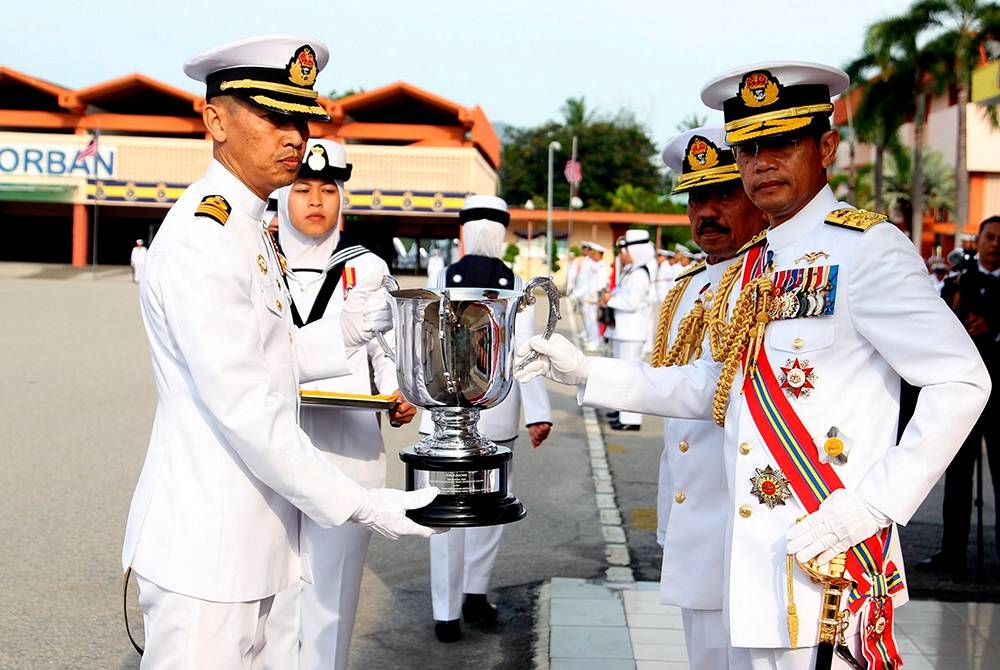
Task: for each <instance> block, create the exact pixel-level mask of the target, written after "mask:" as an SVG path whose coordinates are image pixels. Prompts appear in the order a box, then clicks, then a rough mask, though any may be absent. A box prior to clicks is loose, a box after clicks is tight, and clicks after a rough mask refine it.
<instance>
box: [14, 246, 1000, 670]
mask: <svg viewBox="0 0 1000 670" xmlns="http://www.w3.org/2000/svg"><path fill="white" fill-rule="evenodd" d="M540 302H541V301H540ZM0 313H2V314H3V315H4V318H3V321H2V327H0V374H2V378H3V382H2V383H0V417H2V418H0V487H2V488H0V490H3V492H4V496H3V502H2V514H0V532H2V537H3V538H4V542H3V543H2V545H0V565H2V566H3V570H2V571H0V592H2V593H3V607H2V608H0V637H2V639H3V644H2V645H0V669H7V668H10V669H12V670H13V669H18V670H20V669H22V668H28V669H32V670H34V669H35V668H40V669H41V668H102V669H104V668H111V669H115V670H117V669H122V670H125V669H133V668H136V667H137V665H138V663H137V659H136V655H135V653H134V651H133V650H132V649H131V647H130V645H129V644H128V642H127V639H126V638H125V636H124V631H123V627H122V621H121V610H120V607H121V600H120V596H121V592H120V586H121V585H120V567H119V553H120V546H121V539H122V533H123V527H124V520H125V517H126V514H127V511H128V503H129V500H130V498H131V494H132V488H133V486H134V484H135V481H136V477H137V474H138V471H139V468H140V467H141V464H142V458H143V456H144V454H145V449H146V440H147V438H148V434H149V425H150V421H151V417H152V411H153V407H154V403H155V392H154V390H153V388H152V383H151V374H150V369H149V357H148V353H147V351H146V344H145V338H144V335H143V333H142V328H141V324H140V322H139V317H138V311H137V306H136V287H135V285H133V284H132V283H131V282H130V281H129V278H128V274H127V268H104V267H102V268H98V269H97V270H96V271H91V270H89V269H86V270H74V269H72V268H68V267H66V266H35V265H27V264H24V265H22V264H10V263H6V264H4V263H0ZM550 391H551V396H552V399H553V403H554V408H555V411H556V431H555V432H554V434H553V437H552V438H551V440H550V442H549V443H548V444H546V445H545V446H544V447H543V448H541V449H538V450H531V449H530V448H526V447H524V446H523V445H522V446H521V447H520V448H519V449H518V452H517V456H516V458H515V477H516V479H515V484H514V486H515V490H516V492H517V493H518V495H519V496H520V497H521V499H522V500H523V501H524V503H525V505H526V506H527V507H528V510H529V516H528V518H527V519H526V520H525V521H522V522H520V523H518V524H514V525H512V526H511V527H510V528H509V532H508V533H507V534H506V537H505V542H504V546H503V549H502V550H501V558H500V562H499V565H498V568H497V572H496V575H495V579H494V584H495V587H496V589H495V591H494V596H495V598H496V599H497V600H498V601H499V602H500V604H501V608H502V609H501V626H500V627H499V628H498V629H497V630H495V631H491V632H481V631H478V630H476V629H467V630H466V631H465V637H464V639H463V640H462V641H461V642H459V643H457V644H454V645H441V644H439V643H437V642H436V640H435V639H434V637H433V632H432V630H431V613H430V597H429V590H428V583H427V574H428V568H427V548H426V543H424V542H418V541H409V540H407V541H401V542H395V543H393V542H389V541H385V540H382V539H381V538H376V539H375V540H374V542H373V544H372V550H371V554H370V561H369V567H368V569H367V571H366V574H365V582H364V585H363V598H362V605H361V611H360V613H359V618H358V625H357V629H356V635H355V641H354V647H353V658H352V667H353V668H358V669H360V668H422V669H431V668H438V667H441V668H445V667H447V668H466V667H468V668H511V669H513V668H528V667H532V664H533V663H534V662H538V663H540V664H541V666H542V667H544V665H545V664H547V663H548V661H549V657H550V652H551V651H552V649H553V647H551V646H550V645H551V644H557V640H556V637H557V636H556V635H555V634H554V633H553V631H552V628H551V627H552V626H553V625H561V624H556V622H555V621H553V620H552V615H553V613H554V611H555V610H553V609H552V605H551V603H552V602H553V601H552V600H551V598H552V596H553V589H554V588H555V585H554V584H549V582H548V580H550V579H552V578H554V577H555V578H560V579H566V580H570V581H569V582H568V583H570V584H572V583H585V584H590V585H596V586H598V587H599V588H600V589H602V590H603V591H604V592H606V593H613V594H616V595H614V597H615V598H617V599H618V600H619V602H627V601H626V600H625V599H624V596H621V595H620V594H621V591H618V590H615V591H613V592H609V591H608V589H606V588H605V586H604V581H603V578H604V574H605V568H606V567H607V563H606V561H605V554H604V552H605V545H604V538H602V525H601V522H602V520H604V516H603V515H600V516H599V514H598V510H597V506H596V505H595V494H597V493H598V491H597V490H595V479H593V478H592V476H591V465H592V461H591V454H589V453H588V435H587V432H586V430H585V427H584V422H583V421H582V419H581V412H580V410H579V409H578V408H577V407H576V406H575V400H574V398H573V396H572V394H570V393H569V392H567V390H566V389H564V388H563V387H556V386H551V387H550ZM602 422H603V419H602ZM658 424H659V422H658V421H657V420H654V419H647V420H646V421H645V423H644V427H643V430H642V431H641V432H640V433H628V434H624V433H615V432H613V431H610V430H607V428H606V426H605V427H604V428H605V430H604V432H605V438H606V443H607V463H608V465H609V467H610V472H611V477H612V480H613V489H614V491H615V492H616V495H617V502H618V504H619V506H620V508H621V510H622V518H623V520H624V524H625V530H626V533H627V543H628V553H629V556H630V559H631V560H630V562H631V567H632V569H633V571H634V574H635V576H636V578H637V579H639V580H640V582H642V581H647V582H650V581H655V580H656V579H657V578H658V560H659V557H658V553H659V549H658V548H657V547H656V546H655V542H654V541H653V529H654V525H653V524H654V521H653V516H652V515H651V509H652V508H653V506H654V496H655V477H656V465H655V464H656V462H657V460H658V458H659V453H660V450H661V449H662V436H661V432H660V427H659V425H658ZM386 438H387V448H388V450H389V452H390V454H391V453H393V452H395V451H397V450H398V449H399V448H400V447H402V446H405V445H407V444H410V443H411V442H413V441H415V439H416V437H415V434H414V431H413V429H412V427H408V428H405V429H401V430H396V431H387V434H386ZM390 464H391V469H390V482H391V483H395V484H398V483H399V482H400V481H401V480H400V477H401V473H400V468H399V464H398V461H397V460H396V459H394V458H390ZM987 488H988V487H987ZM939 510H940V487H939V488H936V489H935V491H934V493H932V496H931V498H930V499H929V500H928V501H927V502H926V503H925V504H924V506H923V507H922V508H921V510H920V511H919V512H918V514H917V516H916V517H915V518H914V520H913V522H911V524H910V525H909V526H908V527H907V528H906V529H903V531H902V534H901V537H902V539H903V543H904V551H905V553H906V554H907V556H908V558H910V560H911V561H912V560H914V559H916V558H919V557H922V556H924V555H927V554H928V553H930V552H931V551H933V549H934V548H935V547H936V544H937V541H938V537H939V534H940V525H939V518H938V517H939ZM985 514H986V519H987V523H988V524H990V527H989V528H988V529H987V542H988V544H987V551H986V557H987V568H988V570H987V577H988V579H987V581H985V582H976V581H974V580H972V579H970V580H966V581H962V582H957V583H956V582H952V581H950V580H936V581H935V580H931V579H927V578H926V577H925V576H921V575H920V574H919V573H915V572H911V575H910V577H911V586H912V590H913V592H914V594H915V595H924V596H927V595H933V596H934V597H936V598H939V599H949V600H954V599H959V600H997V599H998V592H1000V588H998V581H1000V580H998V579H997V575H998V573H1000V566H997V563H996V559H995V554H994V553H993V552H992V550H991V547H992V545H991V544H989V543H990V542H992V538H993V532H992V524H991V523H990V520H991V519H992V518H993V499H992V492H991V491H987V500H986V510H985ZM973 539H974V538H973ZM971 556H972V547H971V546H970V566H971V565H972V562H971V561H972V559H971ZM573 580H576V581H575V582H574V581H573ZM557 583H558V582H557ZM560 588H561V587H560ZM651 588H652V586H651V585H645V586H644V585H642V584H641V583H640V584H639V585H637V586H636V587H635V589H636V592H644V591H648V590H649V589H651ZM130 597H131V600H132V602H133V603H134V600H135V592H134V591H133V592H132V593H131V594H130ZM643 597H644V598H646V599H648V598H649V597H650V596H648V595H646V596H643ZM634 598H639V599H640V600H641V599H642V598H640V597H639V596H630V597H629V599H634ZM637 606H639V605H637ZM648 606H649V605H648V603H647V604H646V605H641V607H648ZM908 609H909V608H908ZM131 611H132V616H133V618H134V622H133V628H134V629H141V625H140V624H139V620H138V618H137V613H136V612H135V609H134V605H133V607H132V608H131ZM626 611H627V608H626ZM901 611H902V612H906V611H907V610H906V609H904V610H901ZM910 611H911V612H913V618H914V619H915V620H914V621H912V622H910V623H911V624H914V625H916V626H918V627H915V628H912V629H910V631H912V635H911V634H910V633H909V632H908V633H907V639H908V640H909V643H912V644H913V645H914V648H915V649H916V651H918V652H920V654H921V656H925V655H926V657H927V658H932V657H935V654H934V653H933V652H934V651H937V652H939V653H941V654H944V652H946V651H948V650H951V649H952V648H953V647H954V645H957V644H959V643H957V642H952V640H958V639H963V640H966V642H967V643H968V644H967V645H966V650H968V648H969V645H972V647H971V648H972V650H973V651H975V650H976V649H979V651H980V653H979V655H978V656H974V657H975V658H979V659H980V661H981V660H982V659H983V658H989V656H984V654H986V653H987V652H989V653H992V647H990V646H989V645H984V644H983V643H982V640H983V639H984V638H985V639H987V640H988V639H989V638H990V636H992V635H995V634H996V633H1000V629H997V628H996V622H997V621H1000V614H997V613H996V611H995V610H993V609H985V608H983V607H980V606H977V605H975V604H967V603H961V604H951V605H943V604H941V605H938V604H935V603H924V604H923V605H922V606H921V607H920V608H913V609H911V610H910ZM563 612H564V614H565V610H563ZM570 612H571V614H572V615H574V616H578V617H579V616H584V617H586V616H589V614H588V613H587V610H585V609H579V611H573V610H572V609H571V610H570ZM556 616H557V617H558V616H559V615H556ZM595 616H596V614H595ZM668 619H669V616H667V618H666V619H664V621H667V620H668ZM667 623H669V621H667ZM919 626H923V627H922V628H921V627H919ZM632 627H633V628H641V627H642V626H632ZM970 631H971V632H970ZM628 635H629V636H630V637H629V640H630V644H631V645H632V646H633V651H632V653H633V654H634V653H635V651H636V650H637V649H639V650H641V644H642V643H641V642H640V643H639V645H640V647H635V645H636V640H637V639H638V638H636V636H635V635H634V634H633V633H632V632H629V633H628ZM639 635H640V637H641V636H642V635H657V634H656V633H652V634H650V633H646V634H642V633H640V634H639ZM668 637H669V636H668ZM675 637H676V636H675ZM658 639H661V640H663V639H666V638H663V637H661V638H658ZM994 639H995V638H994ZM647 641H648V640H647ZM973 643H975V644H973ZM932 645H938V646H934V647H932ZM949 645H952V646H949ZM975 645H979V646H978V647H976V646H975ZM942 650H943V651H942ZM636 658H638V656H636ZM948 658H953V659H954V658H957V657H946V656H945V657H943V658H942V659H939V660H941V662H946V661H947V659H948ZM532 659H534V661H533V660H532ZM642 660H643V659H640V661H642ZM645 660H648V661H649V662H650V663H655V661H653V660H651V659H645ZM980 661H976V662H975V663H972V662H970V663H969V664H967V665H954V664H952V665H940V664H939V665H938V667H948V668H961V667H970V668H971V667H988V666H984V665H983V664H982V663H981V662H980ZM552 667H557V665H556V663H554V662H553V664H552ZM560 667H574V668H586V667H601V668H610V667H613V666H612V665H605V664H598V665H587V664H581V663H575V664H572V665H569V666H567V665H565V664H564V665H562V666H560ZM622 667H633V666H630V665H628V664H627V663H626V664H625V665H624V666H622ZM635 667H637V668H650V669H651V670H652V668H665V667H678V666H666V665H650V664H636V665H635ZM908 667H913V668H917V667H934V666H933V664H930V665H924V666H920V665H919V663H918V664H917V665H912V666H911V664H908Z"/></svg>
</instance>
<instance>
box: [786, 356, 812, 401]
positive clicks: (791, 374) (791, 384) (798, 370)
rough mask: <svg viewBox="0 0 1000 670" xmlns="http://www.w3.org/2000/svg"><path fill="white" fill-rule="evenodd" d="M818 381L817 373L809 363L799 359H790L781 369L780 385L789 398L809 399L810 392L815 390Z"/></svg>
mask: <svg viewBox="0 0 1000 670" xmlns="http://www.w3.org/2000/svg"><path fill="white" fill-rule="evenodd" d="M814 381H816V373H815V372H813V367H812V366H811V365H809V361H807V360H805V359H802V360H799V359H798V358H795V359H791V358H790V359H788V360H787V361H785V364H784V365H783V366H782V367H781V376H780V377H779V378H778V383H779V384H780V385H781V389H782V390H783V391H784V392H785V395H787V396H788V397H789V398H802V397H808V396H809V392H810V391H811V390H812V389H813V388H815V387H814V386H813V382H814Z"/></svg>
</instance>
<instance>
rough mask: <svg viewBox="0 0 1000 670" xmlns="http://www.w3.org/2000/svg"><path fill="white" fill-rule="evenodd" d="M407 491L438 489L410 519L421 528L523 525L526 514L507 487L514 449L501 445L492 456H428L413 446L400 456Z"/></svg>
mask: <svg viewBox="0 0 1000 670" xmlns="http://www.w3.org/2000/svg"><path fill="white" fill-rule="evenodd" d="M399 459H400V460H401V461H403V463H404V464H405V469H406V490H407V491H414V490H416V489H419V488H423V487H425V486H437V487H438V488H439V489H440V490H441V493H440V494H438V496H437V497H436V498H435V499H434V500H433V501H432V502H431V503H430V504H429V505H427V506H426V507H421V508H420V509H413V510H409V511H408V512H407V513H406V516H407V517H409V518H410V519H412V520H413V521H415V522H417V523H419V524H420V525H422V526H432V527H441V528H470V527H476V526H497V525H500V524H505V523H513V522H514V521H520V520H521V519H523V518H524V517H525V515H526V514H527V512H526V511H525V509H524V505H522V504H521V501H519V500H518V499H517V498H516V497H514V495H513V494H512V493H510V491H508V490H507V488H508V479H509V473H510V459H511V451H510V449H508V448H506V447H497V451H496V453H494V454H490V455H488V456H462V457H450V456H428V455H424V454H418V453H417V452H416V451H414V449H413V447H410V448H409V449H404V450H403V451H401V452H400V454H399Z"/></svg>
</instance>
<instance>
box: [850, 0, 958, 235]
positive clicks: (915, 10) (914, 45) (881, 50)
mask: <svg viewBox="0 0 1000 670" xmlns="http://www.w3.org/2000/svg"><path fill="white" fill-rule="evenodd" d="M945 9H946V4H945V3H944V2H943V1H942V0H920V1H919V2H916V3H914V4H913V6H912V7H910V10H909V11H908V12H907V13H906V14H904V15H902V16H896V17H891V18H888V19H884V20H882V21H879V22H877V23H874V24H872V25H871V26H869V27H868V30H867V32H866V34H865V41H864V51H865V53H866V54H868V55H870V56H871V63H872V65H874V66H875V67H878V68H879V70H880V71H881V73H882V74H881V75H880V76H882V77H884V78H886V79H891V80H893V81H898V82H907V83H908V84H909V93H910V97H911V99H912V100H913V107H912V109H913V183H912V187H911V193H912V196H911V205H912V210H913V211H912V214H911V218H910V234H911V237H912V238H913V242H914V244H916V245H917V248H918V249H919V248H920V246H921V239H922V238H923V190H924V187H923V147H924V132H925V129H926V124H927V99H928V97H929V95H930V93H931V92H932V88H931V87H930V85H929V83H930V82H931V81H932V80H931V76H930V71H931V67H932V65H934V64H933V63H929V62H928V60H927V59H928V54H927V53H925V52H923V51H922V50H921V49H920V47H919V45H918V40H919V39H920V38H921V37H922V36H923V35H924V34H926V31H927V30H928V29H930V28H933V27H934V26H936V25H938V19H937V17H938V16H939V15H940V14H941V13H942V12H943V11H944V10H945Z"/></svg>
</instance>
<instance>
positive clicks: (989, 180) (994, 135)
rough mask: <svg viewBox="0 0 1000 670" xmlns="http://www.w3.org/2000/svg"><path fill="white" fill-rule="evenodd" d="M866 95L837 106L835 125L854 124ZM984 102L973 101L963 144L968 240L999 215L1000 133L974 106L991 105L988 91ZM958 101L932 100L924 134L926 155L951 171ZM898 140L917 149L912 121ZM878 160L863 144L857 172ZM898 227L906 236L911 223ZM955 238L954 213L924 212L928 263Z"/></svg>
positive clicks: (846, 159)
mask: <svg viewBox="0 0 1000 670" xmlns="http://www.w3.org/2000/svg"><path fill="white" fill-rule="evenodd" d="M980 76H983V75H980ZM991 76H993V77H995V76H996V69H994V70H993V71H992V72H990V71H989V70H988V68H987V70H986V74H985V78H987V79H988V78H989V77H991ZM974 85H975V82H974ZM862 95H863V93H862V91H861V90H860V89H858V88H854V89H851V90H850V91H848V93H847V94H845V95H843V96H841V97H840V98H839V99H838V100H837V101H836V102H835V104H834V110H833V123H834V125H837V126H849V125H850V112H851V110H852V109H856V108H857V106H858V105H859V104H860V103H861V99H862ZM998 95H1000V94H998ZM981 97H982V100H977V98H976V96H975V93H974V94H973V97H972V101H973V102H970V103H969V104H968V105H967V106H966V119H967V127H966V133H965V138H964V139H963V142H964V144H965V150H966V164H967V166H968V170H969V208H968V216H967V217H966V220H965V221H963V222H961V228H962V230H961V233H962V237H963V239H965V240H966V241H968V240H971V239H972V238H973V237H974V236H975V235H976V233H977V232H978V230H979V224H980V222H981V221H982V220H983V219H985V218H987V217H989V216H993V215H996V214H1000V130H997V129H996V128H994V127H993V125H992V123H991V122H990V120H989V116H988V114H987V110H986V109H985V107H983V105H982V104H974V103H975V102H984V103H986V104H990V99H989V97H988V94H987V93H986V92H984V93H983V94H982V96H981ZM998 99H1000V98H998ZM957 102H958V98H957V94H956V91H955V89H954V88H952V89H951V90H949V91H947V92H945V93H944V94H943V95H939V96H928V102H927V121H926V126H925V130H924V150H925V156H926V152H927V151H928V150H930V151H935V152H938V153H940V154H941V157H942V159H943V162H944V164H945V165H948V166H949V167H954V165H955V158H956V155H957V149H958V113H957V110H956V108H955V105H956V104H957ZM992 104H995V103H992ZM899 137H900V140H901V141H902V143H903V145H904V146H906V147H908V148H910V149H912V148H913V143H914V139H913V137H914V133H913V122H912V120H910V121H908V122H907V123H905V124H903V126H902V127H901V128H900V129H899ZM845 145H846V143H845ZM874 160H875V149H874V147H872V146H870V145H866V144H858V145H857V146H856V147H855V148H854V159H853V165H854V166H855V167H861V166H863V165H868V164H872V163H874ZM850 166H851V159H850V152H849V151H848V148H847V147H846V146H842V147H841V151H840V152H839V154H838V160H837V167H838V168H840V169H842V170H847V169H848V168H849V167H850ZM886 213H887V214H890V215H892V214H893V213H892V212H886ZM896 223H897V225H899V226H900V227H901V228H902V229H904V230H905V231H909V228H910V222H909V221H896ZM954 239H955V221H954V212H948V211H928V212H925V214H924V221H923V239H922V241H921V245H920V247H921V253H922V255H923V256H924V258H927V257H930V256H932V255H935V254H940V255H944V254H947V253H948V252H949V251H950V250H951V249H952V248H953V247H954Z"/></svg>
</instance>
